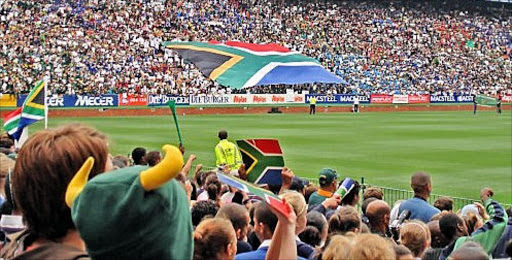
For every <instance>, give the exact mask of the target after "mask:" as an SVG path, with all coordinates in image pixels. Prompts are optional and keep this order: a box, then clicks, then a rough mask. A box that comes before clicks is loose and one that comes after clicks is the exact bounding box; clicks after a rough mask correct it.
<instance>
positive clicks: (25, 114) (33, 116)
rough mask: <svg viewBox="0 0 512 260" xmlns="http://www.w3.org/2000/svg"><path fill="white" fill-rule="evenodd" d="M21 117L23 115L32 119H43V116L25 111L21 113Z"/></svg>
mask: <svg viewBox="0 0 512 260" xmlns="http://www.w3.org/2000/svg"><path fill="white" fill-rule="evenodd" d="M21 117H25V118H28V119H33V120H41V119H44V116H36V115H32V114H27V113H22V114H21Z"/></svg>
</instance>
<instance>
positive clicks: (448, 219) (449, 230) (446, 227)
mask: <svg viewBox="0 0 512 260" xmlns="http://www.w3.org/2000/svg"><path fill="white" fill-rule="evenodd" d="M439 229H440V230H441V233H442V234H443V235H444V237H445V238H446V239H447V240H448V241H453V240H454V239H457V238H458V237H459V236H462V235H467V228H466V224H465V223H464V220H463V219H462V218H461V217H459V216H458V215H457V214H454V213H450V214H446V215H444V216H442V217H441V219H439Z"/></svg>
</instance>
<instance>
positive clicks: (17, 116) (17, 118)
mask: <svg viewBox="0 0 512 260" xmlns="http://www.w3.org/2000/svg"><path fill="white" fill-rule="evenodd" d="M20 118H21V114H18V115H16V116H13V117H11V118H9V120H7V121H5V122H4V126H6V125H8V124H10V123H12V122H13V121H16V120H19V119H20Z"/></svg>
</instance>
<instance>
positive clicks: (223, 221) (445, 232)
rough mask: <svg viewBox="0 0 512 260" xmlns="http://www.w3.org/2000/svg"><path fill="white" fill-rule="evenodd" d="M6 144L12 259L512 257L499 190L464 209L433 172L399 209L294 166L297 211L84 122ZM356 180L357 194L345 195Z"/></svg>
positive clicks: (286, 192) (292, 199) (337, 177)
mask: <svg viewBox="0 0 512 260" xmlns="http://www.w3.org/2000/svg"><path fill="white" fill-rule="evenodd" d="M0 146H1V148H0V149H1V151H0V159H1V166H2V167H1V168H0V174H1V176H0V177H1V180H2V182H1V183H0V184H1V185H0V188H1V189H0V199H1V200H0V202H1V207H0V209H1V214H2V219H1V221H0V228H1V231H2V234H1V239H2V243H1V251H0V257H1V258H2V259H192V258H193V259H242V260H243V259H318V260H321V259H322V260H323V259H402V260H405V259H491V257H492V258H493V259H506V258H508V259H510V257H511V256H512V214H511V212H510V211H511V209H510V208H509V209H507V210H505V208H504V207H503V206H502V205H501V204H500V203H499V202H498V201H496V200H494V199H493V195H494V191H493V190H492V189H490V188H483V189H482V190H481V191H480V193H479V196H480V199H479V202H475V203H474V204H469V205H466V206H464V207H463V208H461V209H455V208H454V207H453V203H454V202H453V199H451V198H450V197H440V198H438V199H437V200H436V201H435V202H434V203H433V205H430V204H429V203H428V202H427V201H428V198H429V197H430V194H431V191H432V189H433V185H432V180H431V177H430V175H429V174H428V173H425V172H416V173H414V174H413V175H412V176H411V179H410V184H411V189H412V190H413V192H414V197H413V198H410V199H407V200H404V201H397V202H393V203H392V204H388V202H387V201H386V200H385V199H386V194H385V193H384V192H383V191H382V190H381V189H380V188H378V187H370V188H367V187H363V186H361V185H360V184H359V183H358V182H357V181H354V180H351V179H350V176H343V173H338V172H337V171H336V170H335V169H328V168H326V169H322V170H320V171H319V173H318V183H319V186H316V185H313V184H311V183H309V182H307V181H304V180H302V179H300V178H298V177H297V176H295V175H294V173H293V171H292V170H291V169H288V168H286V170H283V173H282V186H281V188H280V190H279V192H278V194H276V195H278V196H279V197H280V198H281V199H282V200H283V203H285V205H287V206H288V211H289V215H285V214H283V213H282V212H281V211H279V210H276V209H275V208H274V207H273V206H271V205H270V204H267V203H266V202H265V201H264V200H262V199H261V198H258V197H255V196H253V195H252V194H248V193H246V192H244V191H242V190H237V189H234V188H233V187H229V186H228V185H226V183H222V182H221V181H219V178H218V177H217V173H218V172H216V171H207V170H204V169H203V167H202V165H201V164H198V165H197V166H196V167H195V168H193V167H192V164H193V163H194V162H195V161H196V159H197V158H196V157H195V155H193V154H191V155H189V156H188V159H187V160H184V158H183V157H184V155H185V148H184V147H180V148H179V149H178V148H176V147H174V146H170V145H166V146H164V147H163V150H164V152H163V153H162V152H160V151H147V150H146V149H145V148H143V147H137V148H135V149H133V151H132V153H131V156H130V157H127V156H124V155H118V156H112V155H111V154H110V152H109V148H108V137H107V136H106V135H104V134H103V133H101V132H99V131H97V130H95V129H93V128H90V127H88V126H84V125H76V124H71V125H64V126H61V127H59V128H55V129H47V130H42V131H39V132H37V133H35V134H33V135H32V136H30V137H29V139H28V140H27V141H26V142H25V143H24V144H23V146H22V147H21V149H19V150H16V149H14V148H13V147H14V146H13V142H12V141H11V140H10V139H9V138H8V137H5V136H2V137H1V138H0ZM217 171H220V172H221V173H224V174H231V173H232V172H231V169H229V167H224V168H223V169H222V168H221V169H218V170H217ZM244 171H245V167H240V169H239V170H238V172H239V176H242V177H243V176H245V172H244ZM189 172H191V174H189ZM345 183H351V184H350V187H349V188H348V189H347V192H346V193H339V192H337V190H339V187H340V185H341V186H343V185H346V184H345ZM343 187H345V186H343Z"/></svg>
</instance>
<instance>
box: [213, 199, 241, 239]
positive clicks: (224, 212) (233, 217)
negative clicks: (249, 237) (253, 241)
mask: <svg viewBox="0 0 512 260" xmlns="http://www.w3.org/2000/svg"><path fill="white" fill-rule="evenodd" d="M215 217H216V218H224V219H227V220H229V221H231V224H232V225H233V228H234V229H235V232H236V233H237V237H238V238H239V239H243V238H244V237H245V236H246V234H247V228H248V226H249V211H248V210H247V209H246V208H245V207H244V206H242V205H240V204H236V203H231V204H227V205H224V206H222V207H220V208H219V211H218V212H217V215H216V216H215Z"/></svg>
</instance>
